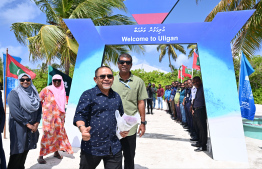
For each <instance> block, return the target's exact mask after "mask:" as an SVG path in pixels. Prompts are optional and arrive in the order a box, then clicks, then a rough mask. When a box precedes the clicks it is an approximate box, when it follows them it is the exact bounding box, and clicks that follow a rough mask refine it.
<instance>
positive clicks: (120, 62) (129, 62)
mask: <svg viewBox="0 0 262 169" xmlns="http://www.w3.org/2000/svg"><path fill="white" fill-rule="evenodd" d="M118 63H119V64H121V65H123V64H125V63H126V64H127V65H131V64H132V62H131V61H124V60H119V61H118Z"/></svg>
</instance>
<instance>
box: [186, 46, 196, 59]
mask: <svg viewBox="0 0 262 169" xmlns="http://www.w3.org/2000/svg"><path fill="white" fill-rule="evenodd" d="M187 49H190V51H189V54H188V58H191V57H192V56H193V53H194V51H195V50H197V44H188V45H187Z"/></svg>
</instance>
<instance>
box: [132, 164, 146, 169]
mask: <svg viewBox="0 0 262 169" xmlns="http://www.w3.org/2000/svg"><path fill="white" fill-rule="evenodd" d="M135 169H148V168H147V167H144V166H141V165H139V164H135Z"/></svg>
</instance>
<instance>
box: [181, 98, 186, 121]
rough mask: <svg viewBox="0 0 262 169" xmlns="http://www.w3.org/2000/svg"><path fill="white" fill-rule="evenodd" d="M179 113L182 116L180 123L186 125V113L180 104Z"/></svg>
mask: <svg viewBox="0 0 262 169" xmlns="http://www.w3.org/2000/svg"><path fill="white" fill-rule="evenodd" d="M180 111H181V115H182V122H183V123H186V112H185V107H184V106H183V104H182V103H180Z"/></svg>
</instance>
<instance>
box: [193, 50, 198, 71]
mask: <svg viewBox="0 0 262 169" xmlns="http://www.w3.org/2000/svg"><path fill="white" fill-rule="evenodd" d="M192 69H196V70H200V62H199V56H198V55H197V54H196V52H194V59H193V66H192Z"/></svg>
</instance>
